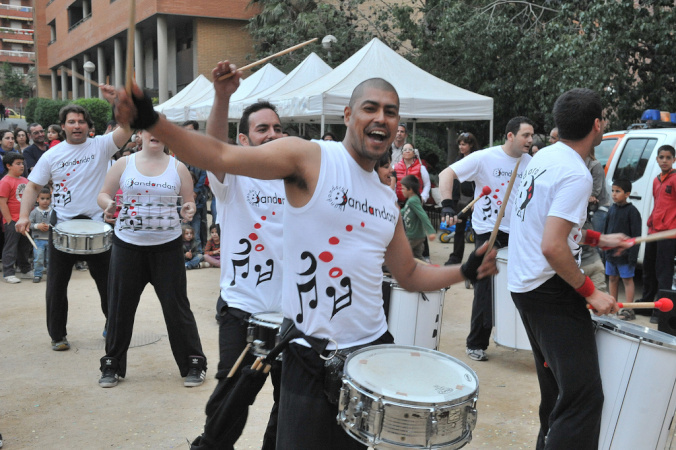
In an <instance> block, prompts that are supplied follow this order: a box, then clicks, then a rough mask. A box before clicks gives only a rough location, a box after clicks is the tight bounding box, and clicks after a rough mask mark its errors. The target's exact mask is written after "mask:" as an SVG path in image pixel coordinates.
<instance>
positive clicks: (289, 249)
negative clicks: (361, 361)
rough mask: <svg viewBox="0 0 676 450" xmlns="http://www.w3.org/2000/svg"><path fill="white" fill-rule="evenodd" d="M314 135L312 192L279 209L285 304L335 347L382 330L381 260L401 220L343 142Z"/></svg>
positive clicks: (299, 322) (289, 313) (309, 331)
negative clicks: (317, 150) (316, 156)
mask: <svg viewBox="0 0 676 450" xmlns="http://www.w3.org/2000/svg"><path fill="white" fill-rule="evenodd" d="M313 142H316V143H317V144H319V145H320V147H321V152H322V154H321V168H320V172H319V178H318V180H317V186H316V188H315V192H314V193H313V195H312V198H311V199H310V201H309V202H308V203H307V204H306V205H305V206H303V207H301V208H294V207H292V206H291V205H289V204H287V205H286V209H285V211H284V296H283V298H282V311H283V313H284V317H288V318H290V319H292V320H293V321H294V323H295V324H296V327H297V328H298V329H299V330H300V331H302V332H303V333H305V334H306V335H309V336H313V337H317V338H330V339H333V340H334V341H335V342H336V343H337V344H338V348H348V347H353V346H355V345H361V344H367V343H369V342H371V341H373V340H375V339H377V338H379V337H380V336H381V335H383V334H384V333H385V332H386V331H387V322H386V320H385V313H384V311H383V298H382V281H383V272H382V265H383V262H384V259H385V249H386V248H387V246H388V245H389V244H390V241H391V240H392V236H393V235H394V230H395V226H396V224H397V221H398V219H399V209H398V208H397V207H396V205H395V202H396V197H395V194H394V192H392V189H390V188H389V187H388V186H385V185H384V184H382V183H381V182H380V180H379V178H378V174H377V173H376V172H375V171H374V170H370V171H366V170H364V169H363V168H362V167H361V166H359V165H358V164H357V162H356V161H355V160H354V158H352V156H350V154H349V153H348V152H347V150H346V149H345V147H344V146H343V144H342V142H329V141H313ZM329 345H330V347H329V348H334V346H333V344H329Z"/></svg>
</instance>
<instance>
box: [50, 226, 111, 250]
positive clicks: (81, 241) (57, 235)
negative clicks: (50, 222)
mask: <svg viewBox="0 0 676 450" xmlns="http://www.w3.org/2000/svg"><path fill="white" fill-rule="evenodd" d="M92 224H97V225H101V227H100V228H101V231H100V232H98V233H95V232H91V231H78V230H77V228H78V225H83V228H84V227H85V226H86V227H88V228H90V227H91V225H92ZM62 225H64V226H62ZM66 225H68V228H66ZM52 242H53V244H54V248H56V249H57V250H59V251H62V252H64V253H72V254H76V255H93V254H97V253H103V252H106V251H108V250H110V247H111V246H112V245H113V228H112V227H111V226H110V225H108V224H105V223H102V222H94V221H92V220H87V219H74V220H70V221H68V222H63V223H62V224H58V225H56V226H55V227H54V228H53V229H52Z"/></svg>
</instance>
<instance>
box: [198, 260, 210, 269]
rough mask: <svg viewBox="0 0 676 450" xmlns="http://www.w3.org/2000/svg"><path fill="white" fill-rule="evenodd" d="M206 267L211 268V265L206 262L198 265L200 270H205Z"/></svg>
mask: <svg viewBox="0 0 676 450" xmlns="http://www.w3.org/2000/svg"><path fill="white" fill-rule="evenodd" d="M207 267H211V264H209V263H208V262H206V261H202V262H201V263H200V269H205V268H207Z"/></svg>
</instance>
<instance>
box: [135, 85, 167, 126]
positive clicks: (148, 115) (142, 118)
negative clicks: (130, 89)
mask: <svg viewBox="0 0 676 450" xmlns="http://www.w3.org/2000/svg"><path fill="white" fill-rule="evenodd" d="M131 99H132V100H133V102H134V106H135V107H136V117H135V118H134V121H133V122H132V123H130V124H129V127H130V128H132V129H135V130H147V129H148V128H151V127H152V126H153V125H155V124H156V123H157V121H158V120H160V115H159V114H157V111H155V108H154V107H153V101H152V100H151V98H150V94H149V93H146V92H144V93H143V97H136V96H135V95H133V94H132V96H131Z"/></svg>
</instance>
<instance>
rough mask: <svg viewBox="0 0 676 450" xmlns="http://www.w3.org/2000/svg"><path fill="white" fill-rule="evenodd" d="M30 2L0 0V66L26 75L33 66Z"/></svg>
mask: <svg viewBox="0 0 676 450" xmlns="http://www.w3.org/2000/svg"><path fill="white" fill-rule="evenodd" d="M32 3H33V2H32V1H31V0H0V42H2V47H0V64H3V63H5V62H8V63H9V64H10V65H11V66H12V70H13V71H14V72H15V73H18V74H21V75H27V74H28V72H29V71H30V68H31V67H32V66H33V64H34V59H35V42H34V40H33V34H34V31H33V7H32Z"/></svg>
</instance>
